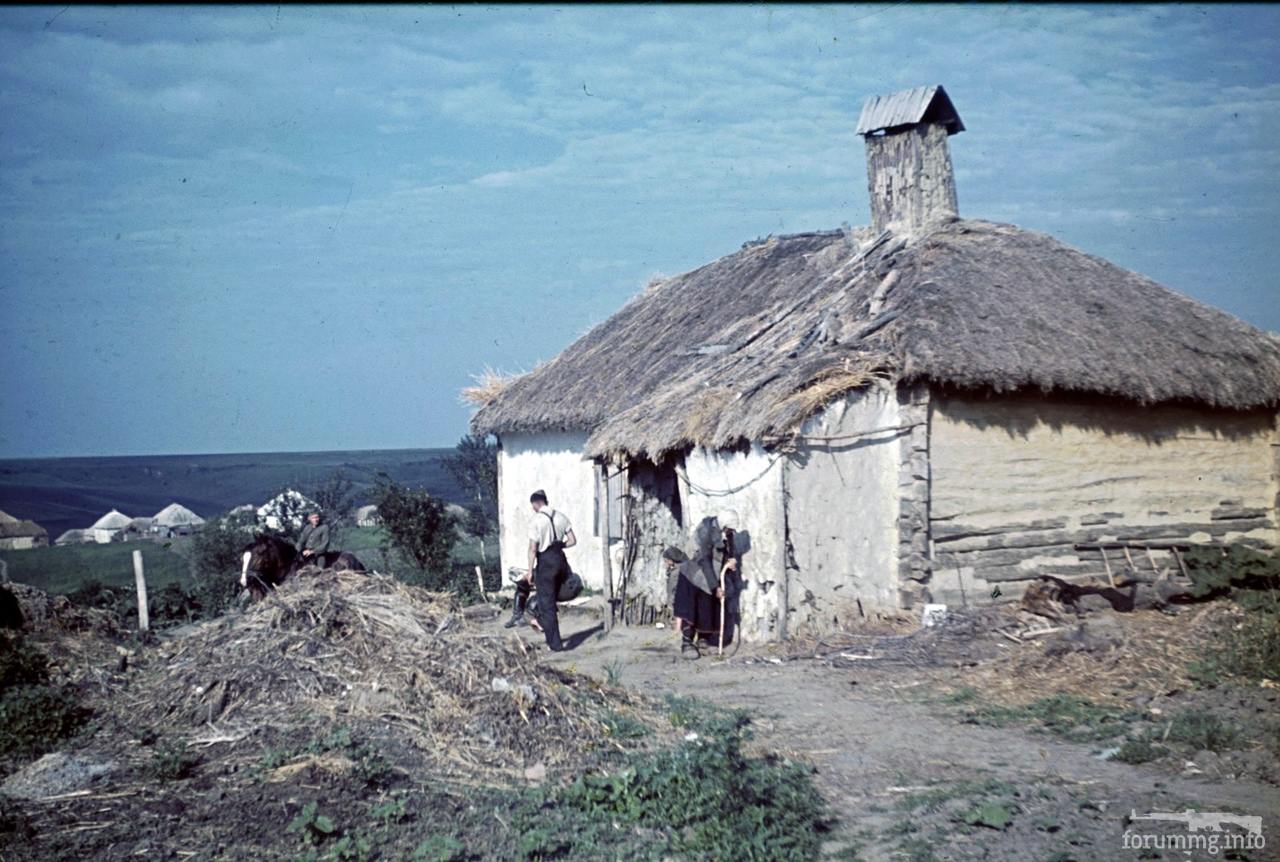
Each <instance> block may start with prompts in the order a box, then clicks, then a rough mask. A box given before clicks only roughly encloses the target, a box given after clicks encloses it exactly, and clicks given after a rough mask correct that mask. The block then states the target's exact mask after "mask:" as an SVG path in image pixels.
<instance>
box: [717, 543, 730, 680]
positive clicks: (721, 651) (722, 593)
mask: <svg viewBox="0 0 1280 862" xmlns="http://www.w3.org/2000/svg"><path fill="white" fill-rule="evenodd" d="M727 571H729V564H728V563H725V564H724V568H723V569H721V570H720V649H719V651H717V653H716V657H717V658H724V596H725V589H724V575H725V572H727Z"/></svg>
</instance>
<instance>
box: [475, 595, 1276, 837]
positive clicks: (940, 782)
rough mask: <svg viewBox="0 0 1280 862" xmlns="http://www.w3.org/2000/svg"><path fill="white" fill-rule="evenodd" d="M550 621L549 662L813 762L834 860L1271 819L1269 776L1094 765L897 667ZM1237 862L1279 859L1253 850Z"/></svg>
mask: <svg viewBox="0 0 1280 862" xmlns="http://www.w3.org/2000/svg"><path fill="white" fill-rule="evenodd" d="M563 624H564V625H563V629H564V631H565V633H566V636H571V642H574V648H573V649H572V650H571V651H569V652H566V653H564V654H560V655H548V658H547V660H548V661H551V662H552V663H554V664H556V665H558V666H561V667H565V668H571V669H574V670H578V671H582V672H585V673H589V674H592V675H596V676H599V677H605V676H607V675H608V674H609V673H610V672H612V673H613V674H614V675H615V676H619V677H620V681H621V683H622V684H623V685H626V686H629V687H632V688H634V689H636V690H639V691H642V692H645V693H647V694H650V695H654V696H659V697H660V696H662V695H664V694H667V693H672V694H680V695H695V696H697V697H700V698H704V699H707V700H709V701H712V702H714V703H716V704H719V705H723V706H727V707H744V708H747V709H750V710H751V711H752V712H753V714H754V715H755V716H757V719H756V724H755V727H756V738H757V740H758V742H759V743H760V744H761V746H762V747H763V748H767V749H773V750H777V751H781V752H784V753H787V754H789V755H795V756H798V757H800V758H802V759H805V760H807V761H809V762H811V763H812V764H813V765H814V766H815V767H816V768H817V775H816V779H817V781H818V784H819V787H820V789H821V790H822V792H823V794H824V796H825V797H826V798H827V800H828V801H829V802H830V803H831V805H832V808H833V809H834V811H835V812H837V815H838V816H839V817H840V824H839V826H838V828H837V830H836V834H835V836H833V841H832V842H831V844H830V848H831V849H832V851H833V852H834V851H837V850H839V849H840V848H842V847H847V848H853V849H856V850H857V855H856V857H849V858H859V859H867V860H871V859H894V858H912V859H929V858H946V859H967V858H974V859H978V858H981V859H1019V860H1021V859H1047V858H1059V859H1064V860H1066V859H1082V860H1083V859H1103V858H1105V859H1111V858H1114V859H1126V858H1130V859H1136V858H1139V857H1138V855H1137V851H1136V850H1131V849H1125V847H1124V846H1123V844H1122V842H1123V840H1124V833H1125V829H1126V827H1127V817H1126V816H1127V815H1128V814H1129V813H1130V811H1131V810H1132V809H1136V810H1137V811H1138V812H1139V813H1143V812H1149V811H1175V812H1176V811H1184V810H1187V809H1188V808H1191V809H1195V810H1199V811H1234V812H1237V813H1247V814H1254V815H1262V816H1263V818H1264V829H1265V831H1266V833H1270V831H1271V829H1274V828H1275V827H1274V826H1270V822H1273V821H1271V818H1273V817H1275V815H1276V814H1280V788H1277V787H1275V786H1272V785H1267V784H1262V783H1256V782H1251V781H1245V780H1235V781H1232V782H1223V781H1214V780H1199V779H1194V778H1185V777H1180V776H1177V775H1171V774H1169V773H1167V772H1160V771H1158V770H1156V769H1154V768H1151V767H1145V766H1133V765H1126V764H1123V763H1119V762H1115V761H1108V760H1101V759H1099V758H1098V757H1096V756H1094V751H1095V748H1096V747H1095V748H1091V747H1090V746H1089V745H1083V744H1072V743H1066V742H1061V741H1058V740H1056V739H1054V738H1052V737H1049V736H1046V735H1041V734H1033V733H1030V732H1027V731H1024V730H1020V729H1017V728H993V727H980V726H977V725H973V724H965V723H962V722H961V721H959V720H957V718H956V717H954V715H949V714H948V713H947V711H946V710H945V709H944V708H942V707H940V706H939V705H938V703H937V702H936V698H931V695H930V684H929V683H927V682H921V681H920V680H919V679H916V680H913V679H912V678H911V677H912V674H911V673H910V672H909V671H908V672H902V671H897V672H891V671H886V670H884V669H881V670H878V671H877V670H872V669H867V670H864V669H861V668H859V669H855V670H845V669H836V668H831V667H828V666H825V665H823V664H821V663H819V662H816V661H812V660H796V661H784V662H781V663H775V662H777V661H778V659H777V658H775V657H772V656H771V655H770V652H771V651H770V649H769V648H768V647H752V646H744V647H743V648H742V650H741V651H740V652H739V653H738V654H737V655H736V656H734V657H733V658H732V659H729V660H724V661H719V660H716V659H714V658H711V657H704V658H702V659H700V660H698V661H694V662H689V661H684V660H681V659H680V658H679V656H678V650H677V649H675V648H674V647H675V643H676V638H675V635H674V634H673V633H672V632H671V631H670V630H654V629H639V628H619V629H615V631H614V632H612V633H611V634H610V635H609V636H608V637H598V636H596V635H595V634H592V635H590V636H585V635H586V633H587V632H591V631H593V630H595V629H596V627H597V626H598V623H597V622H596V621H595V619H594V618H593V617H590V616H587V615H583V614H570V615H566V616H565V617H564V618H563ZM495 625H497V623H495ZM575 635H576V636H575ZM584 636H585V637H584ZM530 642H531V643H532V642H533V641H532V639H530ZM931 700H933V702H930V701H931ZM922 798H923V799H925V802H924V803H923V804H921V805H914V804H913V803H915V802H918V801H920V800H921V799H922ZM991 802H993V803H995V804H997V805H1001V806H1003V808H1004V810H1006V811H1007V812H1009V813H1010V814H1011V815H1012V819H1013V823H1011V824H1010V825H1008V826H1006V827H1005V828H1003V829H995V828H981V825H979V826H977V827H975V826H973V825H972V824H966V823H964V822H963V821H964V819H965V812H966V810H979V811H982V810H986V809H982V808H981V806H982V805H984V804H986V803H991ZM1139 826H1145V824H1139ZM1166 826H1167V827H1168V828H1165V827H1164V826H1158V827H1157V831H1165V832H1169V833H1170V834H1172V833H1176V832H1177V831H1178V830H1180V829H1181V830H1183V832H1182V834H1184V835H1185V834H1186V832H1185V827H1183V826H1182V825H1181V824H1178V823H1176V822H1175V823H1172V824H1166ZM1267 827H1269V828H1267ZM1129 828H1134V827H1129ZM1266 837H1271V836H1270V834H1267V835H1266ZM940 844H945V848H944V847H943V846H940ZM1273 844H1274V845H1280V839H1277V840H1275V841H1274V842H1273ZM931 854H932V855H931ZM1055 854H1057V855H1056V856H1055ZM1166 858H1174V857H1166ZM1176 858H1183V859H1187V858H1214V857H1212V856H1210V855H1203V856H1201V857H1197V856H1194V855H1193V856H1187V855H1185V854H1182V853H1178V854H1177V856H1176ZM1217 858H1221V856H1220V855H1219V856H1218V857H1217ZM1243 858H1249V859H1267V858H1280V857H1277V856H1276V855H1275V852H1274V849H1272V848H1267V849H1266V850H1264V851H1262V852H1261V853H1259V852H1257V851H1256V850H1255V851H1253V852H1251V854H1250V855H1247V856H1245V857H1243Z"/></svg>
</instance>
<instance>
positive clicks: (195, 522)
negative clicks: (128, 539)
mask: <svg viewBox="0 0 1280 862" xmlns="http://www.w3.org/2000/svg"><path fill="white" fill-rule="evenodd" d="M152 522H153V523H154V524H155V525H156V526H157V527H200V526H203V525H204V518H201V517H200V516H199V515H197V514H196V513H195V512H193V511H191V510H190V509H188V508H187V507H186V506H184V505H182V504H181V503H170V504H169V505H167V506H165V507H164V508H163V509H161V510H160V511H159V512H156V514H155V517H154V518H152Z"/></svg>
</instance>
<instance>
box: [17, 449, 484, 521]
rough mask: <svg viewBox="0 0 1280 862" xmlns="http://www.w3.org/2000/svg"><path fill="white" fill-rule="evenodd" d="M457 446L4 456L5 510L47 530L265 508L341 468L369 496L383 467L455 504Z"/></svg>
mask: <svg viewBox="0 0 1280 862" xmlns="http://www.w3.org/2000/svg"><path fill="white" fill-rule="evenodd" d="M452 451H453V450H452V449H378V450H369V451H339V452H265V453H260V454H259V453H255V454H247V455H153V456H127V457H115V458H24V459H16V460H0V510H3V511H5V512H8V513H9V514H11V515H13V516H14V517H16V518H30V519H31V520H33V521H35V522H37V523H38V524H40V525H41V526H42V527H44V528H45V529H46V530H48V531H49V540H50V541H52V540H53V539H56V538H57V537H58V535H59V534H61V533H62V532H63V531H64V530H69V529H72V528H76V527H87V526H89V525H90V524H92V523H93V522H94V521H95V520H96V519H97V518H98V517H99V516H101V515H102V514H103V513H104V512H106V511H108V510H109V509H119V510H120V511H122V512H124V513H125V514H127V515H132V516H135V517H137V516H150V515H154V514H155V513H156V512H158V511H159V510H160V509H161V508H163V507H164V506H166V505H168V504H169V503H172V502H175V501H176V502H178V503H181V504H182V505H184V506H186V507H187V508H189V509H191V510H192V511H194V512H195V513H196V514H198V515H202V516H204V517H206V518H207V517H210V516H212V515H218V514H220V513H222V512H225V511H227V510H228V509H230V508H232V507H233V506H238V505H240V504H242V503H253V504H254V505H260V504H262V503H263V502H265V501H266V500H267V499H268V498H269V497H270V496H271V495H272V494H274V493H275V492H276V491H279V490H280V489H281V488H283V487H285V486H286V485H287V486H290V487H293V488H297V489H298V490H300V491H303V492H304V493H305V492H307V491H310V490H311V489H313V488H315V487H317V486H319V485H321V484H323V483H324V481H325V480H326V479H328V478H329V476H330V475H332V473H333V472H334V471H335V470H337V469H339V468H341V469H342V470H343V471H344V472H345V473H346V474H347V477H348V478H350V479H351V481H352V482H353V483H354V485H355V489H356V495H357V498H358V502H360V503H364V502H367V501H368V497H369V493H370V489H371V488H372V487H373V484H374V482H375V480H376V479H377V475H378V473H379V472H383V473H386V474H387V475H388V476H390V477H391V478H392V479H394V480H395V481H397V482H400V483H402V484H405V485H409V486H410V487H413V488H423V489H425V490H426V491H428V492H429V493H431V494H434V495H436V496H438V497H443V498H444V499H446V500H448V501H449V502H452V503H465V502H466V499H465V497H464V495H463V494H462V492H461V490H460V489H459V488H458V487H457V486H456V484H455V483H454V481H453V478H452V477H451V476H450V475H449V473H448V472H447V471H446V470H445V469H444V466H443V465H442V463H441V458H443V457H444V456H445V455H448V454H449V453H451V452H452Z"/></svg>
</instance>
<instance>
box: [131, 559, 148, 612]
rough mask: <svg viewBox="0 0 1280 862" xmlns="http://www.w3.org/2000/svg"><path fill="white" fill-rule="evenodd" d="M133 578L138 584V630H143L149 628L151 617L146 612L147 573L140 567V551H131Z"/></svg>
mask: <svg viewBox="0 0 1280 862" xmlns="http://www.w3.org/2000/svg"><path fill="white" fill-rule="evenodd" d="M133 579H134V581H136V582H137V584H138V631H140V632H145V631H147V630H148V629H150V628H151V617H150V615H149V614H148V612H147V575H146V573H145V572H144V571H143V568H142V551H134V552H133Z"/></svg>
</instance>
